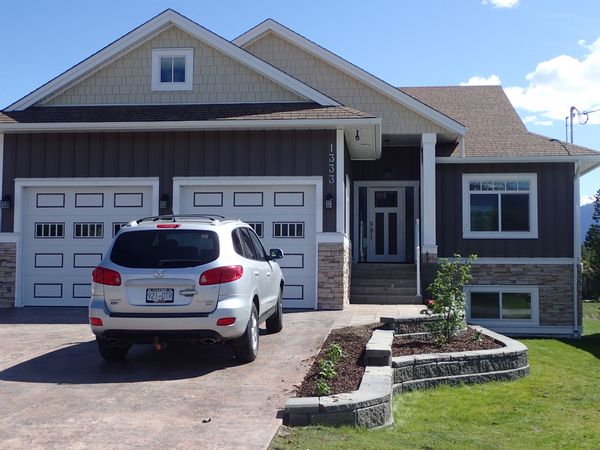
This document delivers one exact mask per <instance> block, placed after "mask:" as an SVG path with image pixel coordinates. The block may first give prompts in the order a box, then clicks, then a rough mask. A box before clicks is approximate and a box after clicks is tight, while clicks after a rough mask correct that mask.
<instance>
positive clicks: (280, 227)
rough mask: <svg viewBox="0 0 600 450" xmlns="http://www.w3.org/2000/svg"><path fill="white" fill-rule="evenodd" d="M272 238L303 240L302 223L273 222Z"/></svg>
mask: <svg viewBox="0 0 600 450" xmlns="http://www.w3.org/2000/svg"><path fill="white" fill-rule="evenodd" d="M273 237H276V238H303V237H304V222H275V223H273Z"/></svg>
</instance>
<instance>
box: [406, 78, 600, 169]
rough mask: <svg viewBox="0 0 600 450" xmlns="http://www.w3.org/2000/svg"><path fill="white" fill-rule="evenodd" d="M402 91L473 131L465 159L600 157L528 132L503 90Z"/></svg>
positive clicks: (454, 149)
mask: <svg viewBox="0 0 600 450" xmlns="http://www.w3.org/2000/svg"><path fill="white" fill-rule="evenodd" d="M398 89H399V90H401V91H402V92H404V93H406V94H408V95H410V96H412V97H414V98H416V99H418V100H420V101H422V102H424V103H427V104H428V105H430V106H431V107H433V108H435V109H437V110H439V111H440V112H442V113H444V114H447V115H449V116H451V117H453V118H455V119H456V120H459V121H460V122H461V123H464V124H465V125H466V126H467V127H468V128H469V132H468V133H467V134H466V135H465V137H464V147H465V157H528V156H529V157H530V156H585V155H593V156H600V153H599V152H597V151H595V150H591V149H589V148H586V147H581V146H579V145H573V144H569V143H567V142H562V141H559V140H557V139H552V138H549V137H546V136H541V135H539V134H536V133H532V132H530V131H528V130H527V128H526V127H525V125H524V124H523V122H522V121H521V119H520V117H519V115H518V114H517V112H516V111H515V109H514V108H513V106H512V104H511V103H510V100H509V99H508V97H507V96H506V94H505V93H504V90H503V89H502V87H501V86H436V87H401V88H398ZM441 152H442V154H439V155H438V156H448V157H457V156H458V157H460V156H461V149H460V148H459V147H458V146H447V147H445V148H444V149H441Z"/></svg>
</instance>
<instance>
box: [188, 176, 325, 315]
mask: <svg viewBox="0 0 600 450" xmlns="http://www.w3.org/2000/svg"><path fill="white" fill-rule="evenodd" d="M315 207H316V205H315V187H314V186H306V185H289V186H285V185H282V186H276V187H275V186H266V185H260V184H256V185H244V186H239V185H234V184H233V183H232V184H231V185H227V186H218V185H217V186H208V185H202V186H198V185H187V186H185V185H184V186H182V187H181V191H180V210H179V212H180V213H181V214H193V213H195V214H220V215H223V216H226V217H231V218H239V219H242V220H243V221H244V222H247V223H249V224H250V225H252V227H253V228H254V230H255V231H256V233H257V234H258V236H259V237H260V238H261V241H262V243H263V246H264V247H265V249H266V250H267V251H269V249H270V248H281V249H282V250H283V252H284V254H285V257H284V258H283V259H282V260H281V261H279V265H280V266H281V268H282V270H283V273H284V276H285V284H286V287H285V289H284V296H283V299H284V306H285V307H286V308H314V305H315V295H316V292H315V289H316V282H315V270H316V268H315V265H316V221H315Z"/></svg>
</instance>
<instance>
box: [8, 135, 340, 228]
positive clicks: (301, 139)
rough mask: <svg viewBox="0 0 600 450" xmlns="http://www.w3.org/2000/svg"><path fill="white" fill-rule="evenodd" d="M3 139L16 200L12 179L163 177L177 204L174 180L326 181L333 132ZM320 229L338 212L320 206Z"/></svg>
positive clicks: (327, 187) (331, 189)
mask: <svg viewBox="0 0 600 450" xmlns="http://www.w3.org/2000/svg"><path fill="white" fill-rule="evenodd" d="M4 139H5V141H4V173H3V192H4V194H5V195H7V194H8V195H11V196H12V198H14V187H15V185H14V179H15V178H73V177H159V178H160V196H162V195H164V194H167V195H168V196H169V198H170V199H171V201H172V199H173V177H216V176H222V177H248V176H271V177H272V176H283V177H294V176H324V175H325V174H326V173H327V164H328V152H329V149H330V146H331V145H333V148H335V145H336V132H335V130H312V131H311V130H285V131H176V132H163V131H156V132H118V133H112V132H111V133H34V134H6V135H5V137H4ZM233 183H235V182H233ZM329 193H331V194H332V195H333V196H335V184H330V183H328V182H327V180H326V179H324V180H323V195H324V196H326V195H327V194H329ZM170 211H171V210H170V209H169V210H161V213H162V214H166V213H169V212H170ZM2 214H3V216H2V231H5V232H11V231H13V209H10V210H2ZM323 231H335V208H332V209H323Z"/></svg>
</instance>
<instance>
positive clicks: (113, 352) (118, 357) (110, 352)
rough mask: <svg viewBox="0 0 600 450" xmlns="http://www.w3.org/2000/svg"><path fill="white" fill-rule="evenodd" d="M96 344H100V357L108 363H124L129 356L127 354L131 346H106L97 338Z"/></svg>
mask: <svg viewBox="0 0 600 450" xmlns="http://www.w3.org/2000/svg"><path fill="white" fill-rule="evenodd" d="M96 342H97V343H98V350H99V351H100V356H102V357H103V358H104V359H105V360H107V361H123V360H124V359H125V357H126V356H127V352H129V347H130V346H129V345H126V346H123V347H115V346H110V345H106V344H105V343H104V341H103V340H102V339H100V338H96Z"/></svg>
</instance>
